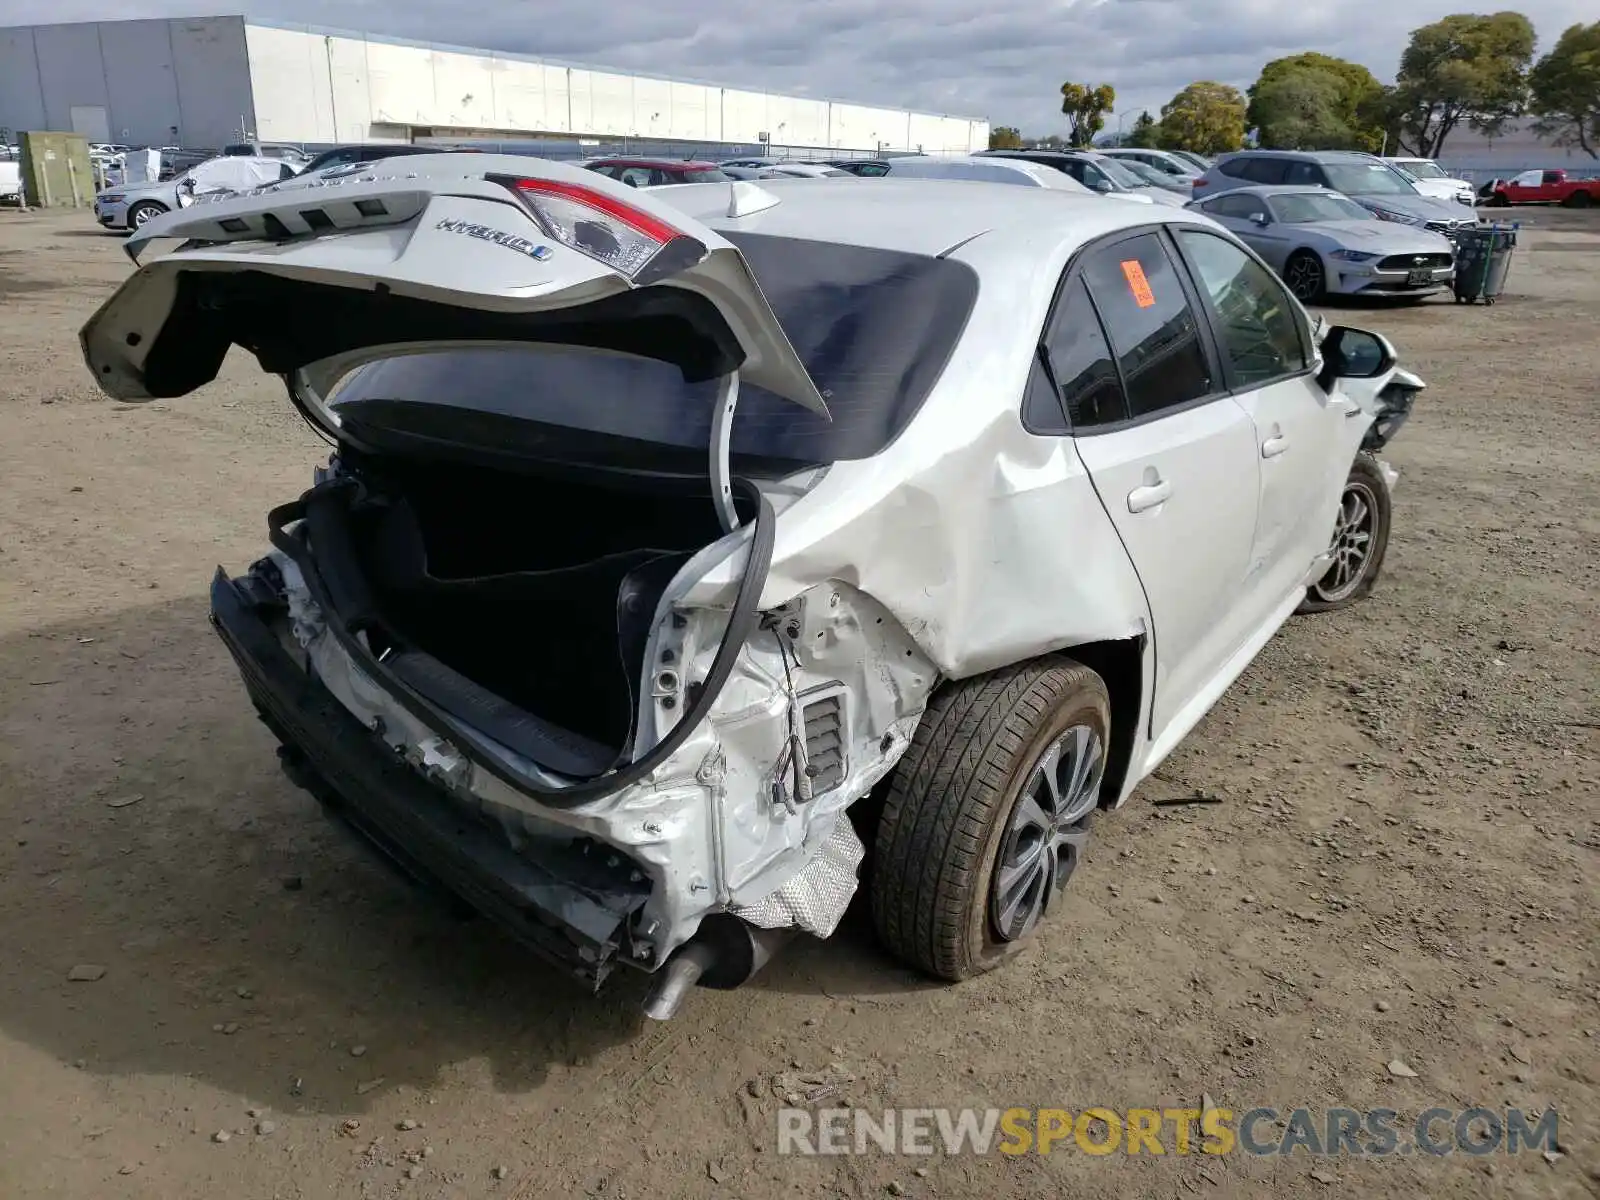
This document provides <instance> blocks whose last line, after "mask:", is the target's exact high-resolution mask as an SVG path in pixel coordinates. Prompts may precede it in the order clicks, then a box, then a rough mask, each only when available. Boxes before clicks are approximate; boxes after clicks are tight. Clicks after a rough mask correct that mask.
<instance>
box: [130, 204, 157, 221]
mask: <svg viewBox="0 0 1600 1200" xmlns="http://www.w3.org/2000/svg"><path fill="white" fill-rule="evenodd" d="M153 215H154V214H153V212H152V210H151V209H149V208H136V209H134V212H133V223H134V224H135V225H143V224H144V223H145V222H146V221H148V220H149V219H150V218H151V216H153Z"/></svg>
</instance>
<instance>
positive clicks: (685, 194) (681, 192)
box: [651, 175, 1204, 257]
mask: <svg viewBox="0 0 1600 1200" xmlns="http://www.w3.org/2000/svg"><path fill="white" fill-rule="evenodd" d="M741 186H743V187H750V188H758V189H760V191H762V192H767V193H769V194H770V195H772V196H774V197H776V198H777V199H778V200H779V203H778V204H776V205H774V206H772V207H769V208H765V209H761V210H760V211H757V212H752V213H749V214H748V215H746V216H742V217H729V216H728V207H729V205H728V197H729V185H728V184H725V183H690V184H680V185H678V186H674V187H666V188H655V189H652V191H651V195H652V196H655V197H656V198H658V199H660V200H662V201H664V202H665V203H668V204H671V205H672V206H673V207H674V208H677V209H679V210H680V211H682V212H684V213H687V214H688V215H689V216H691V217H693V218H694V219H695V220H697V221H701V222H703V223H704V224H706V225H709V226H710V227H711V228H713V229H715V230H717V231H718V232H719V233H723V234H727V233H739V232H745V233H753V234H764V235H767V236H770V237H790V238H799V239H802V240H810V241H821V242H835V243H838V244H841V245H852V246H863V247H873V248H876V249H883V250H897V251H900V252H902V253H906V254H925V255H941V254H945V253H946V252H948V251H950V250H951V249H953V248H954V247H956V246H962V245H963V244H964V243H968V242H972V243H974V245H975V246H981V243H982V242H983V241H984V235H985V234H989V233H996V232H1002V231H1005V230H1015V231H1019V232H1020V233H1022V234H1024V235H1026V236H1027V237H1029V238H1030V239H1033V240H1035V241H1037V242H1040V243H1044V244H1048V245H1051V246H1059V245H1060V244H1062V243H1072V244H1074V245H1077V244H1081V243H1083V242H1086V241H1090V240H1092V239H1094V238H1098V237H1100V236H1102V235H1104V234H1108V233H1114V232H1116V231H1117V230H1119V229H1125V228H1132V227H1135V226H1143V225H1150V224H1154V223H1156V222H1158V221H1168V220H1171V219H1173V218H1174V217H1176V218H1179V219H1182V218H1183V216H1184V212H1183V209H1181V208H1157V207H1155V206H1153V205H1148V204H1132V203H1129V202H1127V201H1125V200H1114V199H1107V198H1105V197H1103V196H1097V195H1082V194H1078V193H1075V192H1062V191H1055V190H1053V189H1049V188H1028V187H1017V186H1016V185H1015V184H1009V183H979V182H970V181H967V180H943V179H895V178H894V177H893V176H892V175H890V176H887V177H885V178H883V179H874V180H872V181H871V183H870V184H863V183H861V182H860V181H859V180H856V179H837V178H822V179H770V180H768V179H763V180H761V181H760V182H759V183H748V184H742V185H741ZM1190 219H1197V220H1204V218H1192V217H1191V218H1190ZM997 240H998V239H997ZM980 253H981V251H980ZM963 257H968V256H967V255H966V254H963Z"/></svg>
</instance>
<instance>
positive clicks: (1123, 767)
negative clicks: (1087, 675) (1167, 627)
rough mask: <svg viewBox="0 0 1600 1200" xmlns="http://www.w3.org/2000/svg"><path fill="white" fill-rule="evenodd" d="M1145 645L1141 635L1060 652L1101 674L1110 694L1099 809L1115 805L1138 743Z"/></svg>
mask: <svg viewBox="0 0 1600 1200" xmlns="http://www.w3.org/2000/svg"><path fill="white" fill-rule="evenodd" d="M1148 646H1149V639H1148V638H1147V637H1146V636H1144V635H1142V634H1141V635H1139V636H1137V637H1131V638H1115V639H1109V640H1106V641H1099V642H1083V643H1081V644H1080V645H1077V646H1066V647H1063V648H1062V649H1061V650H1060V651H1059V653H1060V654H1062V655H1063V656H1065V657H1067V658H1070V659H1073V660H1074V661H1076V662H1080V663H1082V664H1083V665H1084V666H1086V667H1088V668H1089V669H1090V670H1091V671H1093V672H1094V673H1095V674H1096V675H1098V676H1100V678H1101V680H1102V681H1103V682H1104V683H1105V685H1106V692H1107V694H1108V695H1109V696H1110V697H1111V744H1110V746H1108V747H1107V748H1106V773H1105V779H1104V782H1103V783H1102V784H1101V787H1100V807H1101V808H1114V807H1116V804H1117V801H1118V799H1119V798H1120V797H1121V796H1122V789H1123V787H1124V785H1125V784H1126V783H1127V779H1128V772H1129V771H1130V770H1131V769H1132V767H1133V750H1134V747H1135V746H1136V745H1138V743H1139V730H1140V728H1141V727H1142V726H1143V723H1144V714H1145V707H1146V706H1145V651H1146V649H1147V648H1148Z"/></svg>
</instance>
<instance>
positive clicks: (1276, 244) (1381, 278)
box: [1190, 185, 1455, 304]
mask: <svg viewBox="0 0 1600 1200" xmlns="http://www.w3.org/2000/svg"><path fill="white" fill-rule="evenodd" d="M1190 207H1191V208H1193V209H1194V210H1196V211H1197V212H1202V213H1204V214H1205V215H1206V216H1208V217H1210V218H1212V220H1214V221H1216V222H1217V223H1218V224H1220V225H1221V226H1222V227H1223V228H1224V229H1226V230H1227V231H1228V232H1229V233H1231V234H1233V235H1234V236H1235V237H1237V238H1238V239H1239V240H1240V241H1241V242H1243V243H1244V244H1245V245H1247V246H1249V247H1250V249H1252V250H1254V251H1255V252H1256V253H1257V254H1259V255H1260V256H1261V257H1262V258H1263V259H1264V260H1265V261H1266V262H1267V264H1268V265H1269V266H1271V267H1272V269H1273V270H1275V271H1276V272H1278V274H1279V275H1281V276H1282V277H1283V281H1284V282H1285V283H1287V284H1288V285H1289V290H1290V291H1292V292H1293V293H1294V294H1295V298H1296V299H1297V300H1300V301H1302V302H1303V303H1306V304H1315V303H1317V302H1318V301H1320V300H1322V299H1323V298H1324V297H1326V296H1328V295H1330V294H1332V295H1341V296H1357V295H1367V296H1371V295H1385V296H1409V297H1425V296H1428V295H1431V294H1433V293H1434V292H1437V291H1439V290H1440V289H1442V288H1446V287H1448V286H1449V285H1450V281H1451V280H1452V279H1454V278H1455V247H1454V246H1452V245H1451V244H1450V240H1449V239H1448V238H1446V237H1445V236H1444V235H1443V234H1440V233H1434V232H1432V231H1431V230H1428V229H1419V228H1417V227H1416V226H1414V225H1401V224H1397V223H1396V222H1393V221H1380V220H1378V219H1377V218H1376V217H1374V216H1373V215H1372V214H1371V213H1370V212H1368V211H1367V210H1366V209H1365V208H1363V207H1362V206H1361V205H1359V204H1357V203H1356V202H1355V201H1354V200H1351V199H1350V198H1349V197H1348V196H1341V195H1340V194H1339V193H1338V192H1331V191H1329V190H1327V189H1326V188H1320V187H1304V186H1301V187H1281V186H1280V187H1263V186H1257V185H1252V186H1250V187H1244V188H1234V189H1233V190H1231V191H1226V192H1222V193H1220V194H1219V195H1216V196H1208V197H1207V198H1206V199H1204V200H1196V201H1194V202H1193V203H1192V204H1191V205H1190Z"/></svg>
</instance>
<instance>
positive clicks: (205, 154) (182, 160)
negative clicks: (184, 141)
mask: <svg viewBox="0 0 1600 1200" xmlns="http://www.w3.org/2000/svg"><path fill="white" fill-rule="evenodd" d="M216 157H217V152H216V151H215V150H203V149H192V148H191V149H179V148H176V147H171V148H169V147H163V148H162V150H161V178H162V179H163V180H167V179H176V178H177V177H178V176H179V175H182V174H183V173H184V172H185V171H187V170H189V169H190V168H191V167H197V166H199V165H200V164H201V163H203V162H208V161H209V160H211V159H213V158H216Z"/></svg>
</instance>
